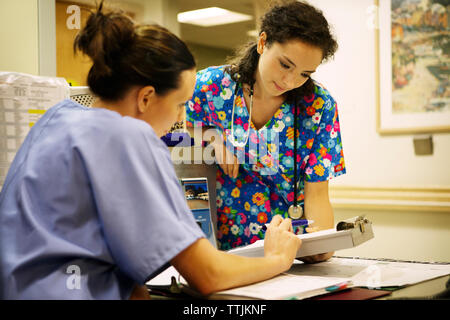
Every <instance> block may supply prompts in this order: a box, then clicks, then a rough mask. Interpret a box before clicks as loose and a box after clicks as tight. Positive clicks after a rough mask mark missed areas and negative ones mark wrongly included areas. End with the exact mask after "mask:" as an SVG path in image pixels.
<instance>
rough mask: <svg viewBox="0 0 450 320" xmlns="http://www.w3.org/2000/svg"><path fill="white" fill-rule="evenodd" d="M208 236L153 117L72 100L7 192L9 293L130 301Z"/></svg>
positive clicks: (37, 140) (16, 169)
mask: <svg viewBox="0 0 450 320" xmlns="http://www.w3.org/2000/svg"><path fill="white" fill-rule="evenodd" d="M204 236H205V235H204V234H203V232H202V231H201V229H200V228H199V226H198V225H197V223H196V222H195V219H194V217H193V215H192V213H191V211H190V209H189V208H188V206H187V204H186V201H185V198H184V195H183V192H182V190H181V186H180V184H179V182H178V178H177V176H176V174H175V171H174V168H173V165H172V162H171V158H170V154H169V151H168V149H167V147H166V146H165V145H164V143H163V142H162V141H161V140H160V138H159V137H158V136H157V135H156V134H155V132H154V131H153V129H152V128H151V127H150V126H149V125H148V124H147V123H145V122H144V121H141V120H137V119H134V118H131V117H122V116H121V115H119V114H118V113H116V112H113V111H109V110H106V109H97V108H86V107H83V106H81V105H79V104H77V103H75V102H73V101H70V100H64V101H62V102H61V103H59V104H57V105H56V106H54V107H52V108H51V109H49V110H48V111H47V112H46V113H45V114H44V115H43V117H42V118H41V119H40V120H39V121H38V122H37V123H36V124H35V125H34V126H33V127H32V129H31V131H30V133H29V134H28V136H27V138H26V139H25V141H24V143H23V144H22V146H21V148H20V150H19V151H18V153H17V155H16V157H15V159H14V162H13V163H12V165H11V167H10V170H9V172H8V176H7V178H6V181H5V183H4V186H3V190H2V192H1V195H0V299H128V298H129V296H130V294H131V291H132V289H133V287H134V285H136V283H139V284H144V283H145V282H146V281H148V280H149V279H150V278H151V277H153V276H155V275H156V274H158V273H159V272H160V271H162V270H163V269H164V268H165V267H167V266H168V265H167V264H168V262H169V261H170V260H171V259H172V258H173V257H175V256H176V255H177V254H178V253H180V252H181V251H183V250H184V249H185V248H187V247H188V246H189V245H191V244H192V243H194V242H195V241H196V240H197V239H199V238H201V237H204Z"/></svg>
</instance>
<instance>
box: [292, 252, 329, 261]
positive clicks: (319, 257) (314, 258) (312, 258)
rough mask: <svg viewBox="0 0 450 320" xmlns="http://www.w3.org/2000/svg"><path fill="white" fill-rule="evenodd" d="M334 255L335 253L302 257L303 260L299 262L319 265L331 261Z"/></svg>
mask: <svg viewBox="0 0 450 320" xmlns="http://www.w3.org/2000/svg"><path fill="white" fill-rule="evenodd" d="M333 254H334V252H327V253H320V254H315V255H313V256H308V257H301V258H298V260H300V261H303V262H304V263H308V264H312V263H318V262H323V261H326V260H328V259H330V258H331V257H332V256H333Z"/></svg>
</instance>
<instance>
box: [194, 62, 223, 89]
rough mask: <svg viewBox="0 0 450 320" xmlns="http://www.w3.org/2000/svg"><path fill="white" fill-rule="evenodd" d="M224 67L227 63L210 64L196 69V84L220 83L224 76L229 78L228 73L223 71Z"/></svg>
mask: <svg viewBox="0 0 450 320" xmlns="http://www.w3.org/2000/svg"><path fill="white" fill-rule="evenodd" d="M226 67H227V65H222V66H211V67H208V68H205V69H202V70H200V71H198V72H197V84H206V85H211V84H213V83H216V84H221V83H222V80H223V79H224V78H228V79H229V78H230V75H229V74H228V73H227V72H226V71H225V69H226Z"/></svg>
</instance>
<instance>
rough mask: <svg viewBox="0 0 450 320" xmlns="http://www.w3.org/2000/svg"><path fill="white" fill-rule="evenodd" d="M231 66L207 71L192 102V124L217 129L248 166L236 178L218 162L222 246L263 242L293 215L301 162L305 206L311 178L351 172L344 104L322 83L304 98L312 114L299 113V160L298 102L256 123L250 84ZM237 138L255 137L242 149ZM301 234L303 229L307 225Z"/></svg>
mask: <svg viewBox="0 0 450 320" xmlns="http://www.w3.org/2000/svg"><path fill="white" fill-rule="evenodd" d="M225 67H226V66H218V67H217V66H214V67H209V68H207V69H204V70H201V71H199V72H198V73H197V82H196V86H195V91H194V95H193V97H192V99H191V100H190V101H188V102H187V104H186V125H187V126H189V127H202V126H212V127H215V128H216V130H218V131H219V132H220V133H222V136H223V137H224V143H225V145H226V146H227V148H228V149H229V150H230V151H233V152H234V154H235V155H236V157H237V158H238V159H239V163H240V166H239V173H238V176H237V178H236V179H233V178H230V177H229V176H228V175H226V174H224V172H223V171H222V169H221V168H220V167H219V166H217V168H218V169H217V199H216V200H217V231H218V232H217V240H218V245H219V248H220V249H222V250H228V249H231V248H234V247H238V246H243V245H247V244H250V243H253V242H255V241H256V240H259V239H263V238H264V232H263V231H262V230H260V227H261V226H262V225H264V224H265V223H269V222H270V221H271V219H272V215H275V214H280V215H282V216H283V217H284V218H286V217H288V216H289V215H288V208H289V206H290V205H291V204H292V203H293V199H294V187H293V180H294V163H295V164H296V165H297V175H298V177H297V179H298V189H297V190H298V191H297V193H298V198H297V199H298V203H299V204H300V205H302V206H303V202H304V201H303V200H304V192H303V191H304V182H305V181H307V182H318V181H326V180H328V179H331V178H332V177H336V176H339V175H342V174H344V173H345V164H344V157H343V150H342V141H341V134H340V128H339V117H338V110H337V106H336V102H335V101H334V99H333V98H332V97H331V95H330V93H329V92H328V91H327V90H326V89H325V88H324V87H323V86H322V85H320V84H318V83H317V82H315V85H316V86H315V91H314V93H313V94H312V95H311V96H309V97H304V99H303V100H302V101H301V102H302V103H303V105H304V106H305V107H306V112H305V113H304V114H299V116H298V121H299V122H298V125H297V128H299V129H298V132H297V134H296V137H297V139H298V140H297V148H298V149H297V150H298V151H297V159H295V160H294V159H293V158H294V154H293V149H294V140H293V139H294V128H293V123H294V113H293V112H294V105H293V104H292V105H291V104H288V103H286V102H285V103H283V104H282V105H281V106H280V108H279V109H278V111H276V112H275V114H274V115H273V117H272V118H271V120H269V121H268V122H267V123H266V124H265V125H264V126H263V127H262V128H260V129H259V130H256V129H255V127H254V125H253V123H252V122H251V121H250V122H249V112H248V110H247V107H246V105H245V100H244V96H243V90H242V84H237V83H236V82H235V81H233V80H232V79H231V77H230V75H229V74H228V73H226V72H225V71H224V68H225ZM236 85H237V86H238V87H237V91H236V95H235V94H234V93H235V88H236ZM233 103H234V104H235V107H234V109H235V110H234V125H233V133H232V132H231V128H232V125H231V121H232V110H233ZM257 108H258V106H255V107H254V109H253V111H252V112H257ZM247 135H248V140H247ZM233 138H234V140H235V141H237V142H239V143H241V144H240V145H238V146H242V145H243V143H244V142H246V140H247V143H246V145H245V147H234V146H233V144H231V142H230V141H231V140H233ZM295 232H296V233H302V232H303V229H302V228H301V229H296V230H295Z"/></svg>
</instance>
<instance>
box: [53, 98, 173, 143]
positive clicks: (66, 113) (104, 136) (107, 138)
mask: <svg viewBox="0 0 450 320" xmlns="http://www.w3.org/2000/svg"><path fill="white" fill-rule="evenodd" d="M50 125H51V127H52V130H51V131H52V132H53V134H55V133H54V131H56V132H58V136H60V138H61V139H62V140H65V144H66V145H67V146H70V147H74V148H81V149H87V150H92V149H96V148H98V147H99V146H102V148H105V147H106V146H108V145H109V147H108V149H112V150H114V149H115V150H118V149H119V148H126V149H129V148H132V147H133V146H140V147H142V146H143V145H144V144H148V145H151V146H152V147H155V148H165V144H164V143H163V142H162V141H161V139H159V137H158V136H157V135H156V133H155V131H154V130H153V129H152V127H151V126H150V125H149V124H147V123H146V122H144V121H142V120H138V119H135V118H132V117H124V116H122V115H120V114H119V113H117V112H115V111H111V110H107V109H100V108H86V107H82V106H80V105H79V104H77V103H75V102H72V101H67V102H65V103H64V104H61V106H60V107H59V108H58V111H57V112H56V113H55V116H54V117H53V119H52V120H51V123H50ZM49 134H52V133H51V132H49ZM60 142H61V141H60Z"/></svg>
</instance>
